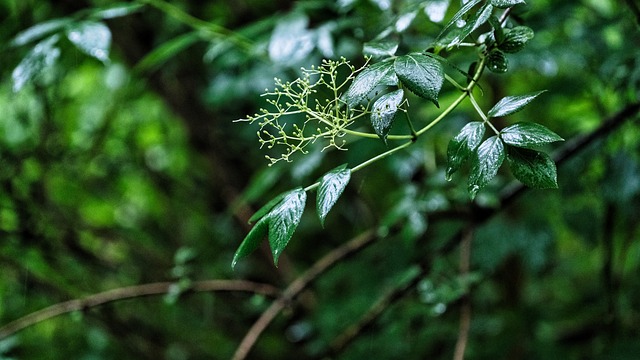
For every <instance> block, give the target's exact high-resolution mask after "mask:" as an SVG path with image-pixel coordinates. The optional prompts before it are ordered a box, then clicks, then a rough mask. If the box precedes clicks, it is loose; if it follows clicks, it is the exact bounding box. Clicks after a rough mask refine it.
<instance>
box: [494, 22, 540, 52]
mask: <svg viewBox="0 0 640 360" xmlns="http://www.w3.org/2000/svg"><path fill="white" fill-rule="evenodd" d="M533 37H534V33H533V30H531V29H530V28H528V27H526V26H516V27H514V28H512V29H510V30H508V31H507V33H506V34H505V35H504V39H503V40H502V41H499V43H500V45H499V46H498V48H499V49H500V50H502V51H504V52H506V53H510V54H513V53H517V52H518V51H520V50H522V49H524V47H525V45H526V44H527V42H529V40H531V39H533Z"/></svg>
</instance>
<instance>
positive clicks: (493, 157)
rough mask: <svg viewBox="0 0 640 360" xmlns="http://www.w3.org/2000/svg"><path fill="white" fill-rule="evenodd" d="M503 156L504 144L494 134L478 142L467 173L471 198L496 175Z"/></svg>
mask: <svg viewBox="0 0 640 360" xmlns="http://www.w3.org/2000/svg"><path fill="white" fill-rule="evenodd" d="M504 158H505V150H504V144H503V143H502V140H500V138H499V137H498V136H495V135H494V136H492V137H490V138H488V139H487V140H485V141H484V142H483V143H482V144H480V146H479V147H478V150H477V151H476V153H475V156H474V157H473V158H472V166H471V174H470V175H469V195H471V198H472V199H473V198H475V196H476V194H477V193H478V191H480V189H481V188H483V187H484V186H485V185H487V184H488V183H489V181H491V179H493V178H494V177H495V176H496V174H497V173H498V169H499V168H500V165H502V162H503V161H504Z"/></svg>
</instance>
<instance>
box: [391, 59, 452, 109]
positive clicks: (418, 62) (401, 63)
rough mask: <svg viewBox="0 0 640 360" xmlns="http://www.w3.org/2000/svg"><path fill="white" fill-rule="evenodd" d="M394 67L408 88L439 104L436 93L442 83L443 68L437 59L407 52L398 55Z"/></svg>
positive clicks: (438, 91)
mask: <svg viewBox="0 0 640 360" xmlns="http://www.w3.org/2000/svg"><path fill="white" fill-rule="evenodd" d="M394 67H395V70H396V74H397V75H398V78H399V79H400V81H402V83H403V84H404V85H405V86H406V87H407V88H408V89H409V90H411V91H412V92H413V93H415V94H416V95H418V96H420V97H422V98H425V99H427V100H431V101H433V103H434V104H435V105H436V106H438V107H439V106H440V105H439V104H438V94H439V93H440V89H441V88H442V84H443V83H444V70H443V69H442V64H440V62H439V61H437V60H436V59H434V58H432V57H429V56H426V55H422V54H409V55H403V56H400V57H398V58H397V59H396V61H395V63H394Z"/></svg>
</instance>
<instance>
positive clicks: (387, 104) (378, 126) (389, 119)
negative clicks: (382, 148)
mask: <svg viewBox="0 0 640 360" xmlns="http://www.w3.org/2000/svg"><path fill="white" fill-rule="evenodd" d="M403 98H404V91H403V90H402V89H398V90H396V91H393V92H390V93H388V94H384V95H382V96H380V98H379V99H378V100H376V102H375V103H374V104H373V109H372V111H371V125H373V129H374V130H375V132H376V134H378V136H380V138H381V139H382V140H384V141H385V142H386V141H387V135H388V134H389V130H391V126H393V121H394V120H395V118H396V113H397V112H398V106H400V104H401V103H402V99H403Z"/></svg>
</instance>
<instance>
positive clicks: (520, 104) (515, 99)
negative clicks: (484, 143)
mask: <svg viewBox="0 0 640 360" xmlns="http://www.w3.org/2000/svg"><path fill="white" fill-rule="evenodd" d="M543 92H545V90H542V91H537V92H534V93H531V94H525V95H518V96H507V97H504V98H502V99H500V101H498V103H497V104H495V105H494V107H492V108H491V110H489V112H488V113H487V115H488V116H489V117H501V116H507V115H511V114H513V113H515V112H518V111H520V110H521V109H522V108H524V107H525V106H527V105H528V104H529V103H530V102H532V101H533V99H535V98H536V97H538V95H540V94H542V93H543Z"/></svg>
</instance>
